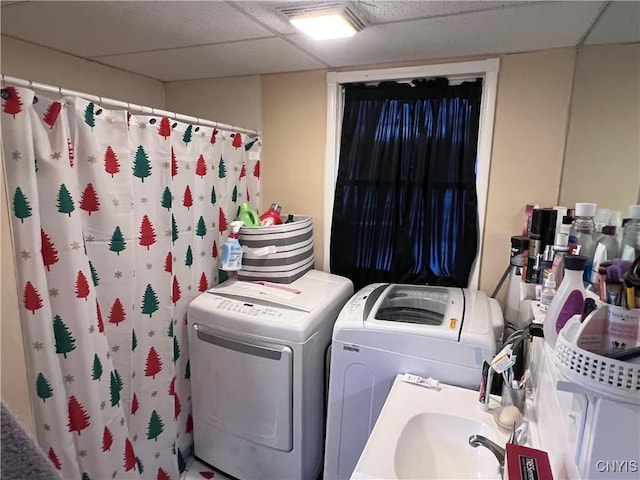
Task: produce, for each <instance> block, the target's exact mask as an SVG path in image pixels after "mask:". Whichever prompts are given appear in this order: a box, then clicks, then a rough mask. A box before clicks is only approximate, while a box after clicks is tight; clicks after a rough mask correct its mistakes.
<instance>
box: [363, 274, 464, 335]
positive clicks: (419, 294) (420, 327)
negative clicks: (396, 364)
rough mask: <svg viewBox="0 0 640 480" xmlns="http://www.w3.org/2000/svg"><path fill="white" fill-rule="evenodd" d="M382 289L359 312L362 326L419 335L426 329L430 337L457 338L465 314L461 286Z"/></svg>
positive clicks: (400, 286) (395, 285) (405, 286)
mask: <svg viewBox="0 0 640 480" xmlns="http://www.w3.org/2000/svg"><path fill="white" fill-rule="evenodd" d="M382 288H384V290H383V291H382V292H381V293H380V295H379V296H378V297H377V298H376V300H375V303H373V304H369V307H370V309H367V308H365V311H364V312H363V313H364V328H365V329H367V328H378V329H380V328H382V329H386V328H390V329H393V330H395V331H402V332H404V333H419V334H420V335H425V334H426V330H430V333H429V334H428V335H429V336H431V337H439V338H447V339H450V340H452V341H459V340H460V331H461V329H462V325H463V320H464V314H465V297H464V291H463V289H461V288H451V287H434V286H428V285H402V284H391V285H389V286H387V287H382ZM372 297H374V298H375V297H376V296H375V295H372ZM367 310H368V311H367Z"/></svg>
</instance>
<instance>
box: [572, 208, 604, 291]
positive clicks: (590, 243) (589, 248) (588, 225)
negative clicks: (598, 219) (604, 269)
mask: <svg viewBox="0 0 640 480" xmlns="http://www.w3.org/2000/svg"><path fill="white" fill-rule="evenodd" d="M596 207H597V205H596V204H595V203H576V212H575V217H574V219H573V223H572V224H571V229H570V231H569V252H570V253H572V254H578V255H581V256H583V257H586V258H587V263H586V265H585V267H584V274H583V280H584V282H585V283H587V284H588V283H590V282H591V269H592V266H593V254H594V253H595V251H596V240H595V238H594V233H595V231H596V224H595V222H594V221H593V217H594V216H595V214H596Z"/></svg>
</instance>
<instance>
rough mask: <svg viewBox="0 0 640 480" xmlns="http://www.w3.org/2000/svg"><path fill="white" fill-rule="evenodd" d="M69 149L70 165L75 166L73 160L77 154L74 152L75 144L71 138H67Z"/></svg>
mask: <svg viewBox="0 0 640 480" xmlns="http://www.w3.org/2000/svg"><path fill="white" fill-rule="evenodd" d="M67 150H68V152H69V166H70V167H71V168H73V161H74V160H75V158H76V157H75V155H74V154H73V145H72V144H71V139H70V138H67Z"/></svg>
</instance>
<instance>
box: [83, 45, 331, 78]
mask: <svg viewBox="0 0 640 480" xmlns="http://www.w3.org/2000/svg"><path fill="white" fill-rule="evenodd" d="M94 60H95V61H97V62H98V63H103V64H105V65H111V66H113V67H118V68H122V69H124V70H127V71H130V72H136V73H139V74H141V75H146V76H148V77H151V78H155V79H158V80H161V81H164V82H168V81H175V80H192V79H201V78H215V77H232V76H239V75H259V74H267V73H278V72H294V71H302V70H314V69H317V68H326V65H325V64H323V63H322V62H320V61H318V60H316V59H314V58H313V57H311V56H308V55H306V54H305V53H303V52H301V51H300V50H299V49H298V48H296V47H295V46H293V45H291V44H289V43H288V42H287V41H285V40H282V39H279V38H272V39H263V40H247V41H241V42H231V43H225V44H221V45H206V46H198V47H187V48H177V49H172V50H163V51H155V52H142V53H133V54H129V55H110V56H104V57H98V58H95V59H94Z"/></svg>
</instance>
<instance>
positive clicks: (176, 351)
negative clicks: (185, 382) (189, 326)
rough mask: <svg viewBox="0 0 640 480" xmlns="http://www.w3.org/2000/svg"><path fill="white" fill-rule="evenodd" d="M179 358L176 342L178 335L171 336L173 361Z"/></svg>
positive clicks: (178, 348) (178, 346) (178, 347)
mask: <svg viewBox="0 0 640 480" xmlns="http://www.w3.org/2000/svg"><path fill="white" fill-rule="evenodd" d="M179 358H180V345H179V344H178V337H173V363H176V362H177V361H178V359H179Z"/></svg>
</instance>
